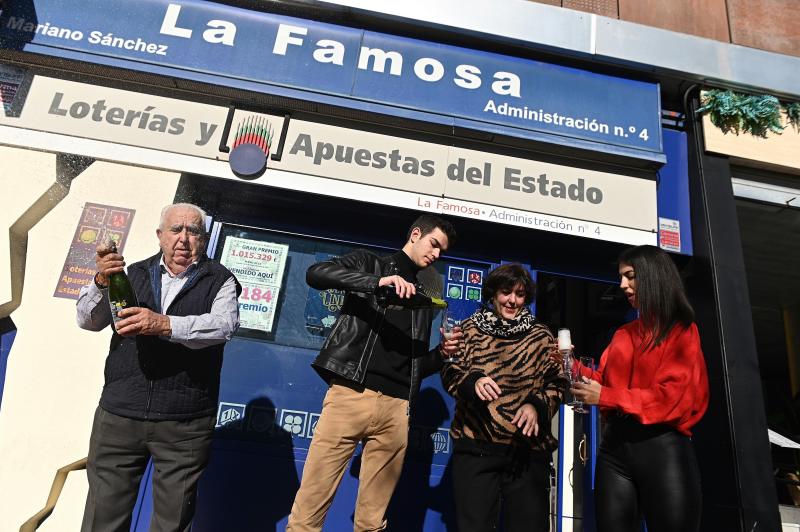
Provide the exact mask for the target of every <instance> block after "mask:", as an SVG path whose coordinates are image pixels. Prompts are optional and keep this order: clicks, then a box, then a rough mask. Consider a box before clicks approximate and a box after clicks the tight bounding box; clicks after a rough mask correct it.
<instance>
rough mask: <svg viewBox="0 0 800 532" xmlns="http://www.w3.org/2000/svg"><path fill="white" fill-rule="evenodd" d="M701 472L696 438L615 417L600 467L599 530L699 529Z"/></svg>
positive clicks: (683, 531) (609, 424) (597, 475)
mask: <svg viewBox="0 0 800 532" xmlns="http://www.w3.org/2000/svg"><path fill="white" fill-rule="evenodd" d="M701 503H702V499H701V492H700V474H699V471H698V468H697V459H696V457H695V454H694V449H693V448H692V442H691V440H690V439H689V438H688V437H687V436H684V435H683V434H680V433H679V432H676V431H675V430H673V429H671V428H669V427H666V426H664V425H641V424H640V423H638V422H637V421H635V420H633V419H632V418H627V417H625V418H622V417H613V418H611V420H610V421H609V422H607V424H606V426H605V428H604V429H603V441H602V444H601V445H600V451H599V453H598V457H597V468H596V470H595V512H596V518H597V530H598V532H639V531H640V530H641V520H642V517H644V519H645V521H646V522H647V530H648V532H696V531H698V530H699V529H700V512H701Z"/></svg>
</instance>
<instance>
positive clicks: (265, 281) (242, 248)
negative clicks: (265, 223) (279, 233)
mask: <svg viewBox="0 0 800 532" xmlns="http://www.w3.org/2000/svg"><path fill="white" fill-rule="evenodd" d="M288 255H289V246H287V245H285V244H274V243H272V242H260V241H258V240H248V239H245V238H237V237H228V239H227V240H225V247H224V248H223V251H222V257H221V260H220V262H221V263H222V264H223V265H224V266H225V267H226V268H228V269H229V270H230V271H231V272H233V274H234V275H235V276H236V278H237V279H238V280H239V283H241V285H242V293H241V295H240V296H239V322H240V327H243V328H246V329H255V330H258V331H264V332H267V333H269V332H272V323H273V321H274V319H275V308H276V306H277V304H278V295H279V294H280V289H281V283H282V282H283V270H284V268H285V266H286V257H287V256H288Z"/></svg>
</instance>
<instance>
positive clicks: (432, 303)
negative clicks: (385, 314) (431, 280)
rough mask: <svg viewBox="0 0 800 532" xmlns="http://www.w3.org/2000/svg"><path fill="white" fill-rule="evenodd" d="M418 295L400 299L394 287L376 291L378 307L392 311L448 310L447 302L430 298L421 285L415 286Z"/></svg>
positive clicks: (379, 288) (380, 288)
mask: <svg viewBox="0 0 800 532" xmlns="http://www.w3.org/2000/svg"><path fill="white" fill-rule="evenodd" d="M415 286H416V288H417V293H416V294H414V295H413V296H411V297H400V296H398V295H397V292H396V291H395V287H394V285H391V284H390V285H386V286H379V287H378V288H377V290H375V299H376V300H377V302H378V305H379V306H381V307H386V308H390V309H409V310H410V309H425V308H428V309H443V308H447V301H445V300H443V299H440V298H438V297H430V296H427V295H425V294H424V293H423V288H422V287H421V286H420V285H415Z"/></svg>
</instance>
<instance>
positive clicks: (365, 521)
mask: <svg viewBox="0 0 800 532" xmlns="http://www.w3.org/2000/svg"><path fill="white" fill-rule="evenodd" d="M360 441H363V443H364V450H363V453H362V455H361V473H360V475H359V478H358V500H357V502H356V511H355V517H354V519H353V521H354V523H353V530H354V531H355V532H370V531H373V530H383V529H385V528H386V518H385V514H386V507H387V506H389V500H390V499H391V498H392V493H393V492H394V488H395V486H396V485H397V480H398V479H399V478H400V472H401V471H402V469H403V459H404V458H405V454H406V446H407V444H408V401H407V400H405V399H397V398H394V397H389V396H387V395H384V394H382V393H380V392H374V391H372V390H367V389H363V388H361V387H358V386H355V385H352V384H348V383H344V382H343V383H339V384H337V383H336V381H334V384H333V385H332V386H331V387H330V388H329V389H328V393H327V394H326V395H325V400H324V401H323V403H322V413H321V414H320V418H319V421H318V422H317V427H316V429H315V430H314V438H313V439H312V440H311V446H310V448H309V450H308V457H307V458H306V464H305V467H304V468H303V479H302V481H301V483H300V489H299V490H298V491H297V495H296V497H295V499H294V504H293V505H292V513H291V515H290V516H289V523H288V525H287V527H286V531H287V532H319V531H321V530H322V524H323V523H324V522H325V516H326V515H327V513H328V510H329V509H330V506H331V503H332V502H333V497H334V495H335V494H336V489H337V488H338V487H339V483H340V482H341V480H342V476H343V475H344V471H345V469H346V468H347V464H348V462H349V461H350V459H351V458H352V456H353V453H354V452H355V449H356V445H357V444H358V442H360Z"/></svg>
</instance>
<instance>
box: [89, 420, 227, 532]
mask: <svg viewBox="0 0 800 532" xmlns="http://www.w3.org/2000/svg"><path fill="white" fill-rule="evenodd" d="M213 432H214V417H213V416H205V417H202V418H197V419H191V420H186V421H141V420H135V419H130V418H125V417H120V416H116V415H114V414H112V413H110V412H107V411H105V410H103V409H102V408H100V407H97V411H96V412H95V414H94V424H93V425H92V435H91V439H90V442H89V460H88V464H87V466H86V472H87V475H88V477H89V494H88V495H87V497H86V509H85V510H84V514H83V524H82V526H81V532H128V531H129V530H130V526H131V512H132V511H133V507H134V505H135V504H136V497H137V495H138V493H139V483H140V481H141V480H142V476H143V475H144V471H145V468H146V467H147V462H148V460H149V459H150V458H152V459H153V516H152V519H151V521H150V530H151V531H153V532H188V531H189V529H190V528H191V526H192V518H193V517H194V512H195V502H196V496H197V482H198V481H199V480H200V475H201V474H202V472H203V469H204V468H205V466H206V464H207V463H208V455H209V447H210V444H211V436H212V434H213Z"/></svg>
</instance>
